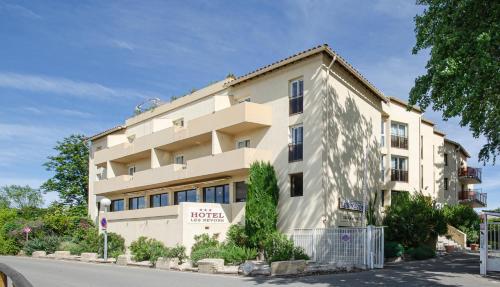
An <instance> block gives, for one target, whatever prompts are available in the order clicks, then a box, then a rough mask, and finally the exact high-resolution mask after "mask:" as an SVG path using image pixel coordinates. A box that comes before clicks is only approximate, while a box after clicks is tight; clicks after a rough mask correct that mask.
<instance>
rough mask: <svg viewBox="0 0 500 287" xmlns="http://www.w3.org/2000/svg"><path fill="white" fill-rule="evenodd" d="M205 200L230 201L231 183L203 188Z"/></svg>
mask: <svg viewBox="0 0 500 287" xmlns="http://www.w3.org/2000/svg"><path fill="white" fill-rule="evenodd" d="M203 202H215V203H229V184H225V185H219V186H211V187H205V188H203Z"/></svg>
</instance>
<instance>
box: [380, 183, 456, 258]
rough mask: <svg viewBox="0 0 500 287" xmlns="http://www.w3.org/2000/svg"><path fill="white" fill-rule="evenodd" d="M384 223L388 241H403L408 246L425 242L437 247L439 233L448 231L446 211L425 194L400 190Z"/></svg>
mask: <svg viewBox="0 0 500 287" xmlns="http://www.w3.org/2000/svg"><path fill="white" fill-rule="evenodd" d="M383 225H385V226H386V234H387V236H386V240H387V241H394V242H400V243H401V244H402V245H403V246H404V247H405V248H408V247H417V246H419V245H421V244H426V245H428V246H430V247H432V248H435V246H436V241H437V236H438V235H444V234H445V233H446V232H447V226H446V220H445V217H444V215H443V211H442V210H440V209H437V208H435V202H434V201H433V200H432V199H431V198H430V197H427V196H424V195H423V194H422V193H417V194H415V195H409V194H408V193H401V194H400V195H399V196H397V199H395V200H393V202H392V204H391V205H390V206H389V207H387V209H386V212H385V217H384V222H383Z"/></svg>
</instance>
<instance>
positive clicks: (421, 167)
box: [420, 164, 424, 189]
mask: <svg viewBox="0 0 500 287" xmlns="http://www.w3.org/2000/svg"><path fill="white" fill-rule="evenodd" d="M420 189H424V165H423V164H422V165H420Z"/></svg>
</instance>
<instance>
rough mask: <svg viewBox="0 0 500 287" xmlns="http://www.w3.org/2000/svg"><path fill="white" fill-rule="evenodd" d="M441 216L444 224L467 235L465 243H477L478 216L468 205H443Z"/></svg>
mask: <svg viewBox="0 0 500 287" xmlns="http://www.w3.org/2000/svg"><path fill="white" fill-rule="evenodd" d="M443 214H444V216H445V218H446V222H447V223H448V224H449V225H451V226H453V227H456V228H458V229H459V230H460V231H462V232H464V233H465V234H466V235H467V243H469V244H470V243H477V241H478V239H479V223H480V221H481V220H480V218H479V215H478V214H477V213H476V212H475V211H474V209H473V208H472V207H470V206H468V205H464V204H458V205H445V206H444V208H443Z"/></svg>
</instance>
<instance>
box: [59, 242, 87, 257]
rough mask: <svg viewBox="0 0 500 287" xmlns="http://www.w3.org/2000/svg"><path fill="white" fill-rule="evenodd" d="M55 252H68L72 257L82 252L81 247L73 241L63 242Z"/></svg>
mask: <svg viewBox="0 0 500 287" xmlns="http://www.w3.org/2000/svg"><path fill="white" fill-rule="evenodd" d="M57 250H62V251H69V252H70V253H71V254H72V255H80V254H81V253H82V252H83V251H82V247H81V246H80V245H79V244H78V243H75V242H73V241H63V242H61V243H59V247H58V248H57Z"/></svg>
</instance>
